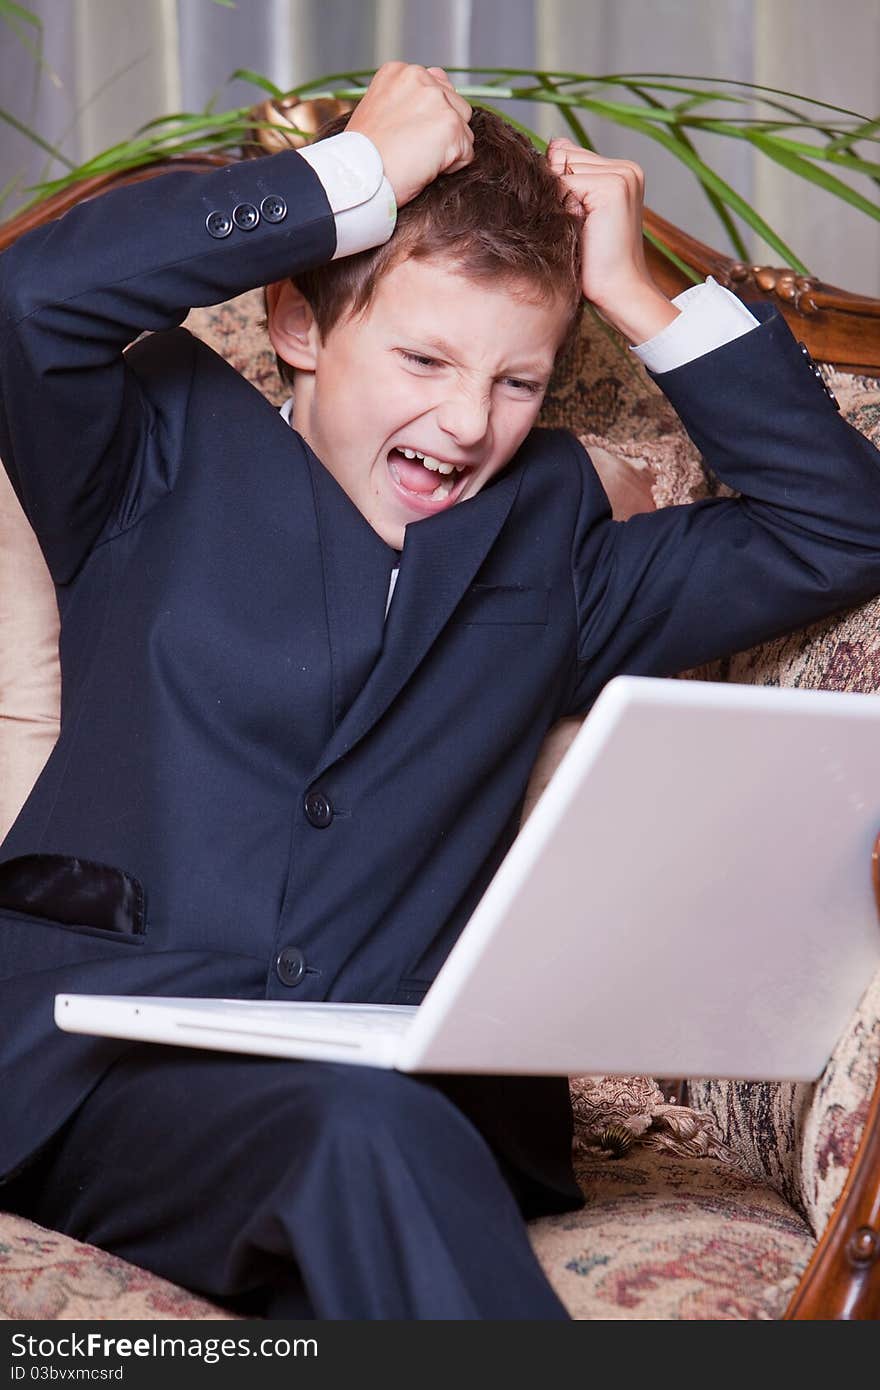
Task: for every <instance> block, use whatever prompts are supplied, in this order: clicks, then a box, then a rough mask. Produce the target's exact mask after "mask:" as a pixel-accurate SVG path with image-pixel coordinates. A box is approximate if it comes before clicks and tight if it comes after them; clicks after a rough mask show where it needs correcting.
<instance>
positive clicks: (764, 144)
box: [749, 132, 880, 221]
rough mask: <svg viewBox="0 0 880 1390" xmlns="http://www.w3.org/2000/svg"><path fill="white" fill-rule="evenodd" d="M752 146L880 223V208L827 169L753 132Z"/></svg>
mask: <svg viewBox="0 0 880 1390" xmlns="http://www.w3.org/2000/svg"><path fill="white" fill-rule="evenodd" d="M749 141H750V143H751V144H753V145H756V146H757V148H758V149H759V150H761V151H762V153H764V154H766V156H767V158H768V159H772V160H774V161H775V163H777V164H780V165H782V167H783V168H785V169H790V170H791V172H792V173H793V174H798V175H799V176H800V177H801V178H802V179H806V180H807V181H808V182H809V183H814V184H816V185H817V186H818V187H819V188H824V189H825V191H826V193H833V194H834V196H835V197H837V198H840V199H842V201H843V202H845V203H851V204H852V206H853V207H856V208H858V209H859V211H860V212H864V213H865V214H866V215H867V216H868V217H873V218H875V219H876V220H877V221H880V206H878V205H877V204H876V203H871V202H869V201H868V199H867V198H864V197H863V196H862V194H861V193H857V192H856V190H855V189H854V188H850V186H849V184H846V183H843V182H842V180H841V179H836V178H835V177H834V175H833V174H829V173H828V172H827V170H825V169H817V168H816V166H815V165H814V164H811V163H810V161H809V160H808V159H803V158H802V157H801V156H800V155H798V154H793V153H792V152H791V151H790V150H787V149H784V148H780V147H779V145H778V144H776V143H774V142H773V141H771V140H768V139H766V138H765V137H764V136H762V135H758V134H757V133H755V132H752V133H751V135H750V136H749Z"/></svg>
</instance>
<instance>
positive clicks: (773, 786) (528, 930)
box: [55, 676, 880, 1080]
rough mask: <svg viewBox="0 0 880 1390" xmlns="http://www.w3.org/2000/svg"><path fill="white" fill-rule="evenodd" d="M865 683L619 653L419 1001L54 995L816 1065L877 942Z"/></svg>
mask: <svg viewBox="0 0 880 1390" xmlns="http://www.w3.org/2000/svg"><path fill="white" fill-rule="evenodd" d="M878 831H880V699H878V698H877V697H876V696H873V695H859V694H850V693H840V692H831V691H815V690H797V689H778V688H775V687H762V686H748V685H730V684H726V683H709V682H705V681H692V680H675V679H670V680H660V679H655V678H652V677H641V676H617V677H616V678H614V679H613V680H611V681H610V682H609V683H608V684H607V685H606V686H605V688H604V689H603V691H602V693H601V694H600V696H599V698H598V700H597V701H596V703H595V704H594V706H593V708H592V709H591V711H590V713H589V715H588V716H587V718H586V719H585V721H584V723H583V726H582V728H581V729H580V731H579V732H578V734H577V737H576V738H575V740H574V742H573V743H572V744H571V747H570V748H569V750H568V752H567V753H566V755H565V757H564V758H563V760H562V762H561V763H560V765H559V767H558V769H557V771H556V772H555V774H554V776H553V778H552V780H551V781H550V783H549V785H548V787H547V788H546V790H545V792H544V793H543V795H542V797H541V799H540V801H539V802H538V804H537V806H536V807H535V809H534V811H533V812H532V814H531V816H530V817H529V819H528V820H527V822H526V824H525V826H524V827H523V829H522V831H521V832H520V834H519V836H518V837H517V839H516V841H515V842H514V844H513V846H512V848H511V849H510V851H509V853H508V854H507V856H506V858H505V859H504V861H503V863H502V864H501V866H500V867H499V869H498V871H497V873H496V874H495V877H494V878H493V880H492V882H491V883H490V884H489V887H488V888H487V890H486V892H485V894H484V895H483V898H482V899H481V901H480V902H479V904H478V905H477V908H476V910H475V911H474V913H473V915H472V916H471V918H470V920H469V921H468V923H467V925H466V927H465V928H464V930H463V932H462V933H461V935H460V937H459V939H458V941H457V942H456V944H455V946H454V947H453V949H452V951H451V953H450V955H449V956H448V958H447V960H446V962H445V964H444V965H443V968H442V969H441V971H440V973H439V974H438V975H437V977H436V979H435V980H434V982H433V984H432V985H431V987H430V989H429V990H428V993H427V994H426V996H425V998H424V1000H423V1002H422V1003H421V1004H420V1005H418V1006H405V1005H360V1004H334V1003H294V1002H289V1003H288V1002H286V1001H285V1002H275V1001H262V1000H260V1001H247V1002H245V1001H241V1000H217V999H167V998H153V997H149V996H141V997H130V996H113V995H82V994H59V995H57V996H56V1003H55V1020H56V1022H57V1024H58V1026H59V1027H61V1028H63V1029H66V1030H68V1031H70V1032H79V1033H95V1034H102V1035H108V1036H111V1037H123V1038H138V1039H146V1040H152V1041H155V1042H159V1043H173V1044H176V1045H178V1046H180V1045H186V1046H192V1047H201V1048H213V1049H219V1050H225V1051H232V1052H248V1053H261V1054H267V1055H270V1056H281V1057H293V1058H319V1059H327V1060H334V1061H345V1062H352V1063H360V1064H364V1065H368V1066H374V1067H394V1068H397V1069H398V1070H400V1071H404V1072H418V1071H422V1072H436V1071H439V1072H486V1073H504V1072H508V1073H519V1074H530V1073H531V1074H546V1075H569V1076H570V1075H596V1074H606V1073H610V1074H613V1073H618V1074H647V1075H654V1076H691V1077H698V1076H708V1077H740V1078H754V1079H781V1080H784V1079H789V1080H812V1079H813V1078H815V1077H817V1076H818V1075H819V1074H820V1073H821V1072H822V1070H823V1068H824V1066H825V1064H826V1062H827V1059H828V1057H829V1055H830V1053H831V1050H832V1049H833V1047H834V1044H835V1042H836V1040H837V1038H838V1037H839V1035H840V1033H841V1031H842V1030H843V1028H844V1026H845V1025H846V1023H847V1022H848V1020H849V1018H850V1017H851V1015H852V1013H853V1011H854V1009H855V1008H856V1006H857V1004H858V1001H859V998H860V996H861V994H862V992H863V991H864V990H865V988H866V987H867V985H868V983H869V982H870V979H871V976H872V974H873V973H874V971H875V970H876V969H877V967H878V965H880V922H878V913H877V908H876V905H875V901H874V894H873V887H872V849H873V845H874V840H875V837H876V835H877V833H878Z"/></svg>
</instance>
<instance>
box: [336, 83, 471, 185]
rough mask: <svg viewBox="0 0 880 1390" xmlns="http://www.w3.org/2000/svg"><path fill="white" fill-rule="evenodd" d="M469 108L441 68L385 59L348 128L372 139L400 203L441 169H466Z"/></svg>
mask: <svg viewBox="0 0 880 1390" xmlns="http://www.w3.org/2000/svg"><path fill="white" fill-rule="evenodd" d="M471 114H472V112H471V108H470V106H469V104H468V103H467V102H466V101H465V99H464V97H460V96H459V95H458V93H457V92H456V90H455V88H454V87H453V85H452V83H451V82H450V80H449V78H448V77H447V75H446V73H445V72H444V71H443V69H442V68H423V67H419V66H418V64H416V63H397V62H394V63H383V64H382V66H381V67H380V68H379V69H378V71H377V72H376V74H375V76H374V77H373V80H372V81H371V83H370V85H369V87H368V88H367V90H366V93H365V95H364V96H363V97H362V98H361V100H360V101H359V102H358V104H357V106H356V107H355V110H354V114H353V115H352V117H351V119H350V121H349V123H348V129H349V130H359V131H360V132H361V134H362V135H366V136H368V137H369V138H370V140H372V142H373V144H374V145H375V146H376V149H377V150H378V151H379V154H380V155H381V156H382V164H383V166H384V168H385V176H386V178H387V179H388V182H389V183H390V184H391V187H392V188H393V189H394V196H395V198H396V199H397V205H398V207H403V205H404V204H405V203H408V202H410V200H411V199H412V198H414V197H415V196H416V194H417V193H421V191H422V189H423V188H424V187H425V186H426V185H427V184H429V183H430V182H431V181H432V179H435V178H437V176H438V174H451V173H454V172H455V171H456V170H457V169H463V168H464V166H465V165H466V164H469V163H470V161H471V159H472V158H473V152H474V136H473V131H472V130H471V128H470V126H469V125H468V122H469V121H470V118H471Z"/></svg>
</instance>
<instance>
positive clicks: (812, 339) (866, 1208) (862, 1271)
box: [0, 153, 880, 1321]
mask: <svg viewBox="0 0 880 1390" xmlns="http://www.w3.org/2000/svg"><path fill="white" fill-rule="evenodd" d="M229 162H231V161H230V156H228V155H224V154H211V153H202V154H199V153H196V154H191V155H183V156H177V157H171V158H169V159H166V160H163V161H162V162H161V163H158V164H152V165H149V166H147V167H145V168H141V169H133V170H128V171H126V172H124V173H121V174H110V175H98V176H96V177H94V178H91V179H87V180H84V181H82V182H81V183H78V184H76V185H72V186H71V187H70V188H67V189H64V190H62V191H61V192H60V193H57V194H55V195H54V196H53V197H51V198H48V199H46V201H45V202H42V203H40V204H39V205H38V206H36V207H34V208H32V209H30V210H29V211H27V212H24V213H20V214H19V215H18V216H17V217H14V218H12V219H11V220H10V221H8V222H6V223H4V224H0V251H3V250H4V249H5V248H6V247H7V246H11V245H12V243H13V242H14V241H15V240H16V239H17V237H19V236H21V235H22V234H23V233H24V232H26V231H30V230H31V228H33V227H38V226H42V225H43V223H45V222H49V221H52V220H53V219H54V218H57V217H60V216H61V214H62V213H64V212H66V211H67V210H68V208H71V207H73V206H74V205H75V204H76V203H79V202H82V201H83V200H84V199H87V198H92V197H95V196H96V195H98V194H100V193H104V192H106V191H108V190H109V189H110V188H114V187H118V186H121V185H122V184H126V183H139V182H140V181H142V180H143V179H148V178H154V177H155V176H157V175H160V174H163V173H166V172H168V171H170V170H174V169H185V170H195V171H198V170H207V169H211V168H216V167H217V166H219V165H224V164H227V163H229ZM645 225H646V227H647V228H648V230H649V231H651V232H652V233H653V234H654V235H655V236H657V237H658V238H659V239H660V240H662V241H663V242H664V244H666V245H667V246H669V247H670V249H671V250H672V251H674V252H675V254H676V255H677V256H679V257H680V258H681V259H682V260H683V261H685V262H686V263H687V264H689V265H691V266H693V268H694V270H695V271H697V272H698V273H699V274H700V275H701V276H706V275H713V276H714V277H715V279H716V280H718V281H719V282H720V283H721V284H723V285H726V286H727V287H728V288H729V289H731V290H733V291H734V292H735V293H736V294H738V295H739V296H740V297H741V298H743V299H745V300H747V301H749V300H756V299H758V300H765V301H772V302H774V303H775V304H776V306H777V308H778V309H779V310H780V312H781V313H782V314H783V315H784V317H785V319H786V320H787V322H788V323H789V324H790V326H791V327H792V329H793V331H794V332H795V334H796V336H797V337H798V338H799V339H800V340H801V341H802V342H804V343H805V344H806V346H807V348H808V349H809V351H810V353H811V354H812V356H813V357H814V358H816V360H817V361H822V362H829V363H831V364H833V365H835V366H837V367H839V368H840V369H841V370H843V371H848V372H855V373H858V374H860V375H867V376H880V300H878V299H869V298H865V297H863V296H860V295H855V294H850V293H849V292H848V291H846V290H841V289H836V288H835V287H834V286H833V285H826V284H823V283H822V281H820V280H817V279H814V278H812V277H801V276H797V275H795V273H794V272H793V271H792V270H790V269H784V268H781V269H777V268H773V267H770V266H746V265H743V264H742V263H740V262H737V261H735V260H733V259H732V258H731V257H729V256H726V255H724V254H723V253H721V252H720V251H716V250H714V249H713V248H712V247H710V246H707V245H706V244H705V243H703V242H700V241H697V240H696V239H695V238H694V237H691V236H689V235H688V234H687V233H686V232H684V231H682V230H681V229H680V228H678V227H676V226H674V225H673V224H672V223H671V222H667V221H665V220H664V219H663V218H661V217H658V216H657V214H656V213H653V212H651V211H650V210H648V209H646V210H645ZM645 249H646V255H647V258H648V264H649V266H650V270H651V274H652V275H653V277H654V279H655V280H656V281H657V283H658V285H659V286H660V287H661V289H662V290H663V291H664V293H666V294H668V295H670V296H671V295H674V294H678V293H680V292H681V291H682V290H683V289H687V287H688V286H689V285H690V284H691V283H692V282H691V281H690V280H689V279H688V278H687V276H686V275H685V274H684V273H683V272H682V271H680V270H678V269H677V267H675V266H674V265H673V264H672V263H671V262H670V261H668V260H666V258H665V257H663V256H662V255H661V253H660V252H659V251H657V250H656V248H655V247H654V246H653V245H651V243H650V242H648V241H646V242H645ZM872 872H873V882H874V892H875V897H876V900H877V906H878V913H880V835H878V837H877V841H876V842H875V845H874V851H873V855H872ZM783 1317H784V1320H786V1321H791V1320H817V1319H824V1320H829V1319H831V1320H855V1319H870V1320H873V1319H877V1318H880V1075H878V1079H877V1084H876V1087H875V1090H874V1094H873V1098H872V1100H871V1104H870V1108H869V1110H868V1115H867V1118H866V1121H865V1128H864V1132H863V1134H862V1139H861V1142H860V1144H859V1147H858V1150H857V1152H856V1155H855V1158H854V1160H853V1164H852V1167H851V1169H850V1172H849V1175H848V1178H847V1181H846V1184H845V1186H844V1189H843V1192H842V1194H841V1196H840V1198H839V1200H838V1202H837V1204H836V1206H835V1208H834V1211H833V1212H832V1215H831V1218H830V1220H829V1222H828V1226H827V1228H826V1230H825V1232H824V1233H823V1235H822V1237H821V1239H820V1240H819V1242H818V1244H817V1246H816V1249H815V1251H814V1252H813V1255H812V1258H811V1260H810V1262H809V1264H808V1266H807V1268H806V1270H805V1271H804V1273H803V1275H802V1276H801V1279H800V1281H799V1283H798V1287H797V1289H796V1290H795V1292H794V1294H793V1296H792V1298H791V1300H790V1302H789V1305H788V1307H787V1309H786V1311H785V1313H784V1315H783Z"/></svg>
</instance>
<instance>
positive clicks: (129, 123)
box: [0, 0, 880, 296]
mask: <svg viewBox="0 0 880 1390" xmlns="http://www.w3.org/2000/svg"><path fill="white" fill-rule="evenodd" d="M22 2H23V3H27V4H29V7H30V8H31V9H32V10H33V11H34V12H35V13H38V14H39V15H40V17H41V18H42V21H43V25H44V38H45V51H44V56H45V60H46V63H47V65H48V66H47V70H46V71H44V73H43V75H42V77H41V79H40V81H39V83H38V84H36V83H35V80H34V76H35V66H34V62H33V60H32V59H31V58H30V57H29V56H28V55H27V53H26V52H25V50H24V48H23V47H22V45H21V44H20V42H19V41H18V40H17V39H16V38H15V36H14V35H13V34H12V32H11V31H10V30H9V29H8V28H6V27H5V26H0V91H2V96H0V106H2V107H3V108H5V109H6V110H8V111H11V112H12V113H13V114H14V116H15V117H16V118H17V119H19V120H22V121H24V122H26V123H27V124H28V125H30V126H32V127H34V128H36V129H37V130H38V131H39V132H40V133H41V134H42V135H43V136H44V137H46V138H47V139H48V140H50V141H51V142H52V143H54V144H56V145H57V146H58V147H59V148H61V149H62V150H63V152H64V153H65V154H66V155H67V156H68V157H69V158H70V159H72V160H74V161H76V162H79V161H80V160H82V159H84V158H86V157H88V156H90V155H93V154H95V153H96V152H97V151H98V150H101V149H103V148H106V147H107V146H108V145H110V144H112V143H114V142H115V141H117V140H121V139H124V138H125V137H127V136H128V135H130V134H131V133H132V132H133V130H134V129H135V128H136V127H137V126H138V125H140V124H141V123H143V122H145V121H148V120H150V119H152V118H153V117H155V116H157V115H161V114H165V113H168V112H173V111H180V110H190V111H192V110H198V109H200V108H201V107H203V106H204V104H205V103H206V102H207V101H208V100H210V99H211V98H213V99H214V100H215V102H216V105H217V108H218V109H223V108H224V107H227V106H231V105H235V104H241V105H245V104H248V103H250V102H251V101H252V100H254V99H255V97H256V95H257V94H256V93H255V90H254V88H253V87H249V86H247V85H246V84H244V83H242V82H229V81H228V80H227V79H228V77H229V75H230V74H231V73H232V72H233V71H234V70H235V69H236V68H249V69H251V70H253V71H256V72H259V73H262V74H264V75H265V76H267V77H269V78H271V80H272V81H273V82H275V83H276V84H277V85H278V86H280V87H282V88H286V87H289V86H292V85H294V84H296V83H297V82H301V81H303V80H305V79H307V78H310V77H315V76H319V75H320V74H322V73H329V72H339V71H345V70H346V69H348V68H352V67H357V68H362V67H374V66H376V65H378V64H379V63H380V62H382V61H384V60H385V59H387V58H392V57H396V58H404V59H406V60H408V61H413V62H420V63H424V64H426V65H428V64H434V63H440V64H442V65H444V66H450V67H452V66H455V67H462V68H467V67H468V66H469V65H471V66H473V67H479V66H480V65H485V66H500V65H509V66H530V65H533V64H537V65H540V66H542V67H546V68H561V69H565V70H568V71H592V72H595V73H597V74H602V73H612V72H679V73H692V74H695V75H700V74H703V75H706V76H718V77H727V78H732V79H736V80H740V81H749V82H756V83H765V84H767V85H768V86H774V87H780V88H784V89H787V90H789V91H793V92H802V93H804V94H808V95H810V96H812V97H814V98H817V99H819V100H823V101H830V102H834V103H836V104H838V105H841V106H847V107H850V108H852V109H853V110H856V111H860V112H863V113H864V114H867V115H877V113H878V107H880V100H878V97H880V0H237V3H236V5H235V7H234V8H227V7H226V6H225V5H224V6H221V5H217V4H214V3H211V0H22ZM509 109H511V113H512V114H516V115H518V116H520V118H521V119H524V120H526V121H527V122H528V123H529V124H531V125H532V126H533V127H535V128H537V129H539V130H540V132H541V133H542V134H543V135H545V136H546V135H549V134H551V133H553V131H554V130H558V131H559V132H560V133H563V132H564V126H563V125H562V123H561V122H559V119H558V117H557V116H556V115H555V113H554V112H552V111H548V109H547V108H546V107H539V108H537V109H526V110H524V111H515V110H514V109H513V108H509ZM586 124H587V128H588V129H589V131H590V134H591V137H592V138H593V140H594V143H595V144H596V145H597V147H598V148H599V149H600V150H601V152H602V153H604V154H609V155H626V156H628V157H632V158H635V159H637V160H638V161H639V162H640V163H641V164H642V165H643V166H644V168H645V170H646V173H647V180H648V184H647V201H648V203H649V205H650V206H651V207H653V208H654V209H655V210H656V211H657V212H659V213H660V214H661V215H663V216H665V217H668V218H670V220H672V221H674V222H676V223H677V224H678V225H680V226H682V227H684V228H686V229H687V230H688V231H690V232H692V233H693V234H694V235H696V236H698V237H701V238H702V239H703V240H706V241H709V242H710V243H712V244H713V245H715V246H718V247H720V248H723V249H729V247H728V245H727V242H726V238H725V234H724V232H723V230H722V228H721V226H720V223H719V222H718V220H717V218H716V216H715V214H714V212H713V211H712V210H711V208H710V207H709V205H708V202H707V200H706V198H705V195H704V194H703V192H702V191H701V189H700V188H699V186H698V185H697V183H696V181H695V180H694V178H693V176H692V175H691V174H689V173H688V172H687V171H686V170H685V169H684V168H683V166H681V165H680V164H679V163H678V161H676V160H675V159H674V158H673V157H672V156H671V155H669V154H667V153H666V152H665V151H664V150H662V149H661V148H660V147H659V146H658V145H657V144H656V143H655V142H652V141H650V140H648V139H647V138H645V137H643V136H639V135H636V134H634V133H633V132H629V131H625V130H622V129H620V128H617V127H615V126H613V125H610V124H608V123H603V122H594V121H592V120H588V121H587V122H586ZM695 143H696V144H697V148H698V149H699V151H700V153H701V154H702V155H703V156H704V157H705V158H706V159H707V160H708V161H709V162H710V163H711V164H712V165H713V167H715V168H717V169H718V170H719V172H720V173H721V174H722V176H723V177H724V178H725V179H727V180H728V181H729V182H730V183H731V184H733V186H734V187H735V188H736V189H737V190H738V191H739V192H740V193H742V194H743V196H744V197H746V198H747V199H748V200H749V201H750V202H751V203H753V204H754V205H756V206H757V207H758V210H759V211H760V212H761V213H762V215H763V216H764V217H765V218H766V219H767V221H768V222H769V223H770V224H771V226H773V227H775V228H776V230H777V231H778V232H779V233H780V235H781V236H782V237H783V239H784V240H786V241H787V242H788V244H789V245H790V246H791V247H792V248H793V250H794V251H795V252H796V253H797V254H798V255H800V257H801V259H802V260H804V261H805V262H806V263H807V265H809V267H810V268H811V270H813V271H814V272H815V273H816V274H818V275H820V276H821V277H822V278H823V279H825V280H827V281H830V282H831V283H832V284H837V285H841V286H843V287H844V288H847V289H852V290H858V291H861V292H863V293H867V294H873V295H877V296H880V224H878V223H874V222H871V221H870V220H869V219H868V218H867V217H865V216H864V215H862V214H859V213H857V212H855V211H854V210H852V209H850V208H848V207H847V206H845V205H844V204H843V203H840V202H839V201H838V200H836V199H834V198H831V197H830V196H828V195H826V194H823V193H821V192H819V191H818V190H816V189H815V188H814V187H813V186H812V185H808V184H805V183H804V182H803V181H802V180H800V179H798V178H797V177H796V176H794V175H792V174H789V173H787V172H786V171H784V170H782V169H780V168H779V166H777V165H774V164H771V163H770V162H769V161H767V160H766V159H765V158H764V157H763V156H761V155H760V154H758V153H756V152H752V151H751V150H750V149H749V148H748V147H747V146H746V145H745V144H744V142H742V141H734V140H729V139H723V138H721V137H712V136H708V135H707V136H703V137H701V138H700V139H698V140H697V141H695ZM59 172H60V168H59V166H58V164H57V163H53V162H50V161H47V158H46V156H45V155H44V154H42V153H41V152H40V151H38V150H36V149H35V148H34V147H33V146H32V145H30V144H29V143H28V142H27V141H26V140H25V139H24V137H23V136H20V135H18V134H16V133H15V132H13V131H11V130H10V127H9V126H8V125H0V188H2V187H3V186H4V185H6V183H7V181H9V180H11V179H13V178H17V179H18V181H19V184H20V185H21V186H23V185H26V184H27V183H30V182H33V181H35V180H36V179H38V178H39V177H45V176H49V175H53V174H57V173H59ZM851 182H852V185H853V187H855V188H858V189H859V190H860V191H861V192H864V193H866V194H868V195H870V196H872V197H874V198H876V194H877V189H876V186H874V185H873V184H871V183H870V182H869V180H868V179H867V178H862V177H859V176H856V177H855V178H854V179H852V180H851ZM21 201H22V195H18V196H11V197H10V198H8V199H7V201H6V203H4V205H3V207H2V208H0V216H4V217H5V216H8V215H9V214H10V213H11V212H12V211H13V210H14V208H15V207H16V206H17V205H18V204H19V203H20V202H21ZM746 241H747V245H749V247H750V251H751V254H752V256H753V258H754V259H755V260H760V261H769V262H770V263H775V262H776V261H777V260H778V257H776V255H775V254H774V253H773V252H771V251H770V250H769V249H768V248H767V247H765V246H763V245H762V244H761V243H760V242H759V241H757V240H756V239H755V238H754V237H753V236H752V234H751V233H748V234H747V237H746Z"/></svg>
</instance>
